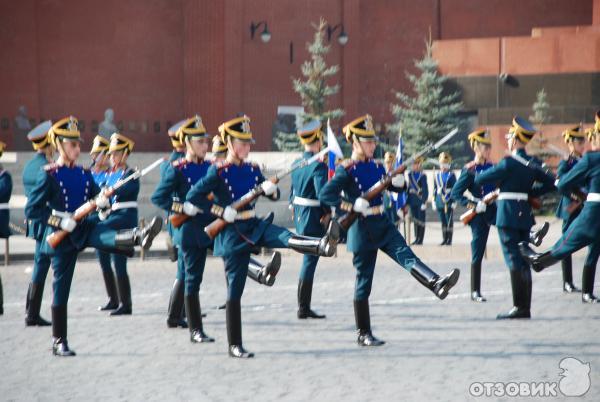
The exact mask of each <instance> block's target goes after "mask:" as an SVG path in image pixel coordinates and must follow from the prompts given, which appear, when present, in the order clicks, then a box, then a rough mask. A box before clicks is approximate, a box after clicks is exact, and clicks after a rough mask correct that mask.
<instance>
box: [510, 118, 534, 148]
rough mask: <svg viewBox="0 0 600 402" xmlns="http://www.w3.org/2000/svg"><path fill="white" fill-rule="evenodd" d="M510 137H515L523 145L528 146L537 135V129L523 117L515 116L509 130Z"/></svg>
mask: <svg viewBox="0 0 600 402" xmlns="http://www.w3.org/2000/svg"><path fill="white" fill-rule="evenodd" d="M508 135H509V136H515V137H516V138H517V139H518V140H519V141H521V142H522V143H523V144H528V143H529V141H531V139H532V138H533V136H534V135H535V127H533V125H532V124H531V123H530V122H529V121H527V120H526V119H523V118H522V117H518V116H515V117H514V118H513V121H512V126H511V127H510V129H509V130H508Z"/></svg>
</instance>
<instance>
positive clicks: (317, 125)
mask: <svg viewBox="0 0 600 402" xmlns="http://www.w3.org/2000/svg"><path fill="white" fill-rule="evenodd" d="M297 134H298V137H299V139H300V143H301V144H302V145H303V146H304V153H303V154H302V157H301V158H300V159H299V160H296V161H295V162H294V164H296V163H299V162H300V161H302V160H306V159H310V158H312V157H313V156H314V155H315V154H317V153H318V152H319V151H321V147H322V146H323V132H322V131H321V122H319V121H311V122H309V123H308V124H307V125H305V126H304V127H302V128H301V129H300V130H298V133H297ZM326 183H327V165H325V163H323V162H315V163H312V164H310V165H308V166H305V167H303V168H300V169H297V170H295V171H294V172H292V188H291V192H290V203H291V205H292V206H293V217H294V225H295V227H296V233H298V234H301V235H306V236H316V237H321V236H323V235H324V234H325V228H324V227H323V225H322V224H321V218H322V217H323V215H324V214H325V212H326V211H324V210H323V207H322V206H321V203H320V202H319V200H318V199H317V195H318V194H319V192H320V191H321V189H322V188H323V186H324V185H325V184H326ZM318 262H319V256H318V255H309V254H305V255H304V257H303V260H302V268H301V269H300V278H299V281H298V314H297V315H298V318H300V319H306V318H325V315H323V314H318V313H317V312H315V311H313V310H311V308H310V303H311V299H312V290H313V281H314V277H315V270H316V268H317V263H318Z"/></svg>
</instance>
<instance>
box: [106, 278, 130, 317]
mask: <svg viewBox="0 0 600 402" xmlns="http://www.w3.org/2000/svg"><path fill="white" fill-rule="evenodd" d="M117 285H118V287H119V307H117V309H116V310H114V311H112V312H111V313H110V315H111V316H115V315H131V285H130V283H129V275H123V276H117Z"/></svg>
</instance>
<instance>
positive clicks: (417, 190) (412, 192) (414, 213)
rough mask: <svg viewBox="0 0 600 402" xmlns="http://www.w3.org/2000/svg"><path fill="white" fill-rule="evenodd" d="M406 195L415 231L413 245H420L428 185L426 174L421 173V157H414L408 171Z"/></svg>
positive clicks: (423, 228) (423, 227)
mask: <svg viewBox="0 0 600 402" xmlns="http://www.w3.org/2000/svg"><path fill="white" fill-rule="evenodd" d="M407 177H408V197H407V202H408V206H409V208H410V215H411V217H412V220H413V227H414V231H415V240H414V241H413V242H412V244H414V245H422V244H423V239H424V238H425V222H426V220H427V216H426V210H427V199H429V187H428V186H427V175H426V174H425V173H423V157H418V158H416V159H415V160H414V161H413V163H412V167H411V170H410V172H408V175H407Z"/></svg>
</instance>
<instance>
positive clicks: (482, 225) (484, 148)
mask: <svg viewBox="0 0 600 402" xmlns="http://www.w3.org/2000/svg"><path fill="white" fill-rule="evenodd" d="M467 138H468V140H469V143H470V144H471V148H472V149H473V152H474V153H475V159H474V160H473V161H471V162H469V163H467V164H466V165H465V167H464V168H463V170H462V171H461V173H460V176H459V177H458V181H457V182H456V184H455V185H454V187H453V188H452V193H451V196H452V199H453V200H454V201H456V202H457V203H458V204H460V205H462V206H465V207H467V208H469V209H474V210H475V211H476V212H477V215H476V216H475V217H474V218H473V220H471V222H469V226H470V228H471V235H472V239H471V300H473V301H475V302H485V301H486V299H485V297H483V296H482V295H481V262H482V261H483V255H484V253H485V246H486V244H487V239H488V235H489V233H490V227H491V225H494V224H495V223H496V204H495V203H491V204H490V205H486V203H485V202H483V198H484V197H485V196H486V195H487V194H489V193H491V192H493V191H494V190H496V185H495V184H493V183H489V184H484V185H483V186H481V185H477V184H475V177H476V176H477V175H479V174H481V173H482V172H485V171H486V170H488V169H490V168H492V167H493V166H494V165H493V164H492V163H490V161H489V159H490V150H491V147H492V140H491V139H490V136H489V133H488V132H487V131H486V130H484V129H479V130H475V131H473V132H472V133H470V134H469V136H468V137H467Z"/></svg>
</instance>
